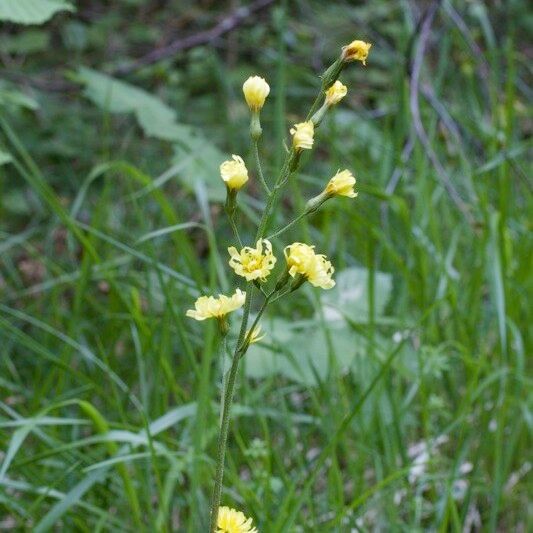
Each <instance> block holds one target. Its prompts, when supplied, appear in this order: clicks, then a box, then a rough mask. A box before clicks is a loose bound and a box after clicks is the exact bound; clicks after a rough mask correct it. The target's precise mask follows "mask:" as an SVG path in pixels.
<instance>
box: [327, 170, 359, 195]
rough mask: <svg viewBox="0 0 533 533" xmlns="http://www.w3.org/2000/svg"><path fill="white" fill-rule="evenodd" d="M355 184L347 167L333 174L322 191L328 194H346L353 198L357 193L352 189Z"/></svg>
mask: <svg viewBox="0 0 533 533" xmlns="http://www.w3.org/2000/svg"><path fill="white" fill-rule="evenodd" d="M354 185H355V177H354V175H353V174H352V173H351V172H350V171H349V170H347V169H345V170H342V171H341V170H339V171H338V172H337V174H335V176H333V177H332V178H331V179H330V180H329V182H328V184H327V185H326V188H325V190H324V192H325V193H326V194H327V195H328V196H329V197H331V196H348V198H355V197H356V196H357V193H356V192H355V191H354V189H353V186H354Z"/></svg>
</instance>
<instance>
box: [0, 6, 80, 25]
mask: <svg viewBox="0 0 533 533" xmlns="http://www.w3.org/2000/svg"><path fill="white" fill-rule="evenodd" d="M59 11H74V6H73V5H72V4H70V3H69V2H63V1H61V0H1V1H0V20H5V21H8V22H15V23H17V24H42V23H43V22H46V21H47V20H49V19H50V18H52V17H53V16H54V15H55V14H56V13H58V12H59Z"/></svg>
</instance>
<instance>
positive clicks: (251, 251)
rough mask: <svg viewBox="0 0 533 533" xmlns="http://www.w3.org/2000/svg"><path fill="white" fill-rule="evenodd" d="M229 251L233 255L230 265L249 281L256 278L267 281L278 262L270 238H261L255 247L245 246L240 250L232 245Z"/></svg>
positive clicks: (236, 272)
mask: <svg viewBox="0 0 533 533" xmlns="http://www.w3.org/2000/svg"><path fill="white" fill-rule="evenodd" d="M228 252H229V255H230V256H231V259H230V260H229V266H230V267H231V268H233V270H235V274H237V275H238V276H242V277H243V278H246V279H247V280H248V281H253V280H254V279H260V280H261V281H265V279H266V277H267V276H268V275H269V274H270V271H271V270H272V269H273V268H274V265H275V264H276V258H275V257H274V254H273V253H272V244H271V243H270V241H269V240H268V239H259V240H258V241H257V244H256V246H255V248H251V247H250V246H245V247H244V248H243V249H242V250H241V251H240V252H238V251H237V249H236V248H235V247H234V246H230V247H229V248H228Z"/></svg>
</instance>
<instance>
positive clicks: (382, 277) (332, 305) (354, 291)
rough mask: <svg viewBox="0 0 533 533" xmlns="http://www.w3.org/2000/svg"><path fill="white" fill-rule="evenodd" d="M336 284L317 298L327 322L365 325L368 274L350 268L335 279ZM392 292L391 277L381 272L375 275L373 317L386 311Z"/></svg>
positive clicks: (358, 269)
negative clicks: (322, 306) (350, 321)
mask: <svg viewBox="0 0 533 533" xmlns="http://www.w3.org/2000/svg"><path fill="white" fill-rule="evenodd" d="M335 280H336V282H337V284H336V285H335V287H334V288H333V289H331V290H329V291H323V292H322V293H321V295H320V299H321V301H322V304H323V305H324V314H325V317H326V320H328V321H337V320H342V318H343V317H346V318H348V319H350V320H354V321H356V322H367V321H368V312H369V309H368V270H367V269H365V268H359V267H351V268H347V269H346V270H342V271H340V272H338V273H336V275H335ZM391 290H392V276H391V275H390V274H386V273H384V272H376V273H375V282H374V307H375V315H376V316H380V315H382V314H383V312H384V311H385V306H386V305H387V302H388V301H389V298H390V295H391Z"/></svg>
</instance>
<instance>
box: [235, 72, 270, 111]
mask: <svg viewBox="0 0 533 533" xmlns="http://www.w3.org/2000/svg"><path fill="white" fill-rule="evenodd" d="M242 92H243V93H244V98H245V99H246V103H247V104H248V107H249V108H250V109H251V110H252V111H259V110H260V109H261V108H262V107H263V105H264V104H265V100H266V97H267V96H268V93H270V87H269V85H268V83H267V82H266V81H265V80H264V79H263V78H260V77H259V76H250V77H249V78H248V79H247V80H246V81H245V82H244V84H243V86H242Z"/></svg>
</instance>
